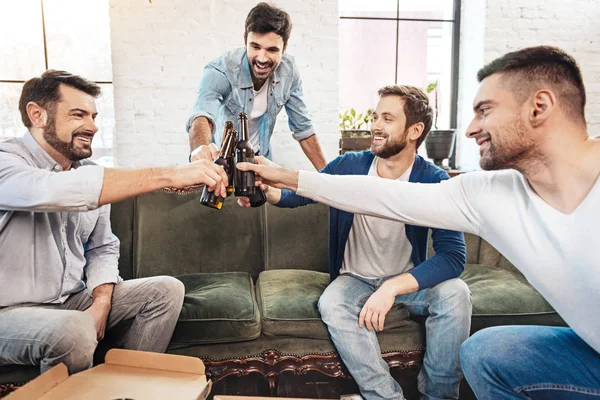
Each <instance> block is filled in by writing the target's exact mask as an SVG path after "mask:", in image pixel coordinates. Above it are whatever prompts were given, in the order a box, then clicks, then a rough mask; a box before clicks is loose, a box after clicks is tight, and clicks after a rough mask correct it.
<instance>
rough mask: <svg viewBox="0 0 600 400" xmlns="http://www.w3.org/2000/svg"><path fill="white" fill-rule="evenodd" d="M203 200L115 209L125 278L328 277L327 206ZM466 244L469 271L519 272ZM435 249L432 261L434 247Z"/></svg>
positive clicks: (472, 241) (169, 199)
mask: <svg viewBox="0 0 600 400" xmlns="http://www.w3.org/2000/svg"><path fill="white" fill-rule="evenodd" d="M200 194H201V192H199V191H198V192H194V193H190V194H186V195H177V194H171V193H166V192H163V191H156V192H152V193H148V194H145V195H142V196H138V197H135V198H133V199H128V200H125V201H122V202H119V203H116V204H113V205H112V210H111V222H112V228H113V232H114V233H115V234H116V235H117V236H118V237H119V239H120V240H121V257H120V260H119V268H120V273H121V276H122V277H123V278H124V279H131V278H142V277H146V276H155V275H183V274H190V273H196V272H234V271H246V272H248V273H250V275H251V276H252V277H253V278H255V279H256V278H257V277H258V274H260V272H261V271H264V270H270V269H310V270H315V271H321V272H328V271H329V268H328V261H329V260H328V229H329V208H328V207H327V206H325V205H322V204H312V205H309V206H305V207H298V208H295V209H280V208H278V207H274V206H271V205H269V204H267V205H266V206H265V207H260V208H248V209H244V208H241V207H239V206H238V205H237V204H236V199H235V198H234V197H228V198H227V199H225V203H224V205H223V208H222V209H221V210H213V209H211V208H208V207H204V206H202V205H201V204H200V200H199V199H200ZM465 241H466V243H467V264H485V265H489V266H491V267H498V268H503V269H508V270H512V271H515V270H516V269H515V267H514V266H512V264H510V262H508V261H507V260H506V259H505V258H504V257H503V256H502V255H501V254H500V253H498V251H497V250H496V249H494V248H493V247H492V246H491V245H490V244H489V243H487V242H486V241H485V240H483V239H481V238H480V237H478V236H476V235H471V234H466V235H465ZM429 247H430V248H429V256H430V257H431V256H432V255H433V254H435V253H434V251H433V248H432V246H431V240H430V243H429Z"/></svg>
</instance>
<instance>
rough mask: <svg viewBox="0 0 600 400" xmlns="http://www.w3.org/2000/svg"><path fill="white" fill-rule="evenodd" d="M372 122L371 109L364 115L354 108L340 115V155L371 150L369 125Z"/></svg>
mask: <svg viewBox="0 0 600 400" xmlns="http://www.w3.org/2000/svg"><path fill="white" fill-rule="evenodd" d="M372 120H373V110H372V109H370V108H369V109H368V110H367V111H365V112H364V113H357V112H356V110H355V109H354V108H351V109H349V110H345V111H344V112H342V113H340V123H339V127H340V134H341V137H340V154H344V153H345V152H347V151H360V150H368V149H369V148H371V130H370V129H369V125H370V123H371V121H372ZM363 127H364V128H363Z"/></svg>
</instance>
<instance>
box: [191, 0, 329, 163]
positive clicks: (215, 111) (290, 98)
mask: <svg viewBox="0 0 600 400" xmlns="http://www.w3.org/2000/svg"><path fill="white" fill-rule="evenodd" d="M291 31H292V22H291V20H290V16H289V14H287V13H286V12H285V11H283V10H281V9H278V8H275V7H273V6H271V5H269V4H267V3H259V4H258V5H256V6H255V7H254V8H253V9H252V10H250V13H249V14H248V17H247V18H246V28H245V32H244V42H245V44H246V47H240V48H238V49H235V50H232V51H229V52H227V53H225V54H224V55H222V56H221V57H219V58H217V59H216V60H215V61H213V62H211V63H209V64H208V65H207V66H206V67H205V68H204V75H203V76H202V80H201V81H200V88H199V90H198V98H197V100H196V104H195V106H194V111H193V113H192V116H191V117H190V119H189V120H188V123H187V126H186V130H187V131H188V133H189V139H190V149H191V155H190V160H200V159H203V158H205V159H209V160H211V161H212V160H213V159H214V158H216V156H217V155H218V147H217V145H219V144H220V143H221V140H222V139H223V138H222V135H223V133H222V132H221V129H222V127H223V125H224V124H225V121H228V120H230V121H233V122H234V124H236V123H237V116H238V114H239V113H241V112H244V113H246V114H248V119H249V121H248V122H249V124H248V125H249V130H250V132H249V134H250V142H251V143H252V146H253V147H254V151H255V152H256V153H258V154H260V155H263V156H265V157H267V158H269V159H271V158H272V154H271V143H270V142H271V135H272V134H273V130H274V128H275V121H276V119H277V114H279V112H280V111H281V108H282V107H285V110H286V112H287V115H288V118H289V126H290V130H291V131H292V132H293V133H292V136H293V137H294V139H296V140H297V141H298V142H299V143H300V146H301V147H302V150H303V151H304V153H305V154H306V156H307V157H308V158H309V159H310V161H311V162H312V164H313V165H314V167H315V168H316V169H317V170H321V169H322V168H323V167H324V166H325V164H326V161H325V156H324V155H323V152H322V151H321V146H320V145H319V141H318V140H317V137H316V135H315V131H314V128H313V126H312V122H311V120H310V118H309V116H308V109H307V108H306V104H304V99H303V94H302V79H301V78H300V74H299V72H298V67H297V66H296V63H295V61H294V58H293V57H292V56H290V55H289V54H286V53H285V51H286V47H287V42H288V39H289V37H290V32H291ZM211 142H212V143H211Z"/></svg>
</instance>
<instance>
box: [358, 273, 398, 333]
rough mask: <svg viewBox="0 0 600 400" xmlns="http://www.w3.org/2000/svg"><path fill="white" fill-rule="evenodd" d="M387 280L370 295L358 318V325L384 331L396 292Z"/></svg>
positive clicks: (370, 329)
mask: <svg viewBox="0 0 600 400" xmlns="http://www.w3.org/2000/svg"><path fill="white" fill-rule="evenodd" d="M386 283H387V282H385V283H384V284H383V285H381V286H380V287H379V289H377V290H376V291H375V293H373V294H372V295H371V297H369V300H367V302H366V303H365V305H364V306H363V308H362V310H361V311H360V315H359V318H358V326H359V327H360V328H362V327H363V326H365V325H366V326H367V329H368V330H369V332H370V331H372V330H373V329H375V330H376V331H382V330H383V325H384V322H385V316H386V315H387V313H388V312H390V310H391V308H392V306H393V305H394V301H395V299H396V294H395V292H394V291H393V288H392V287H391V285H386Z"/></svg>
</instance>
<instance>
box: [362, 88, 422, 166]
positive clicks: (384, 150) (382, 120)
mask: <svg viewBox="0 0 600 400" xmlns="http://www.w3.org/2000/svg"><path fill="white" fill-rule="evenodd" d="M371 134H372V135H373V139H372V141H371V151H372V152H373V154H375V155H376V156H378V157H381V158H389V157H392V156H394V155H396V154H398V153H400V152H401V151H402V150H404V149H405V148H406V147H407V145H408V143H409V142H408V140H407V136H408V130H407V129H406V115H405V114H404V99H402V98H401V97H400V96H384V97H382V98H381V99H380V100H379V103H377V108H376V109H375V111H374V112H373V123H372V124H371ZM411 151H414V150H411Z"/></svg>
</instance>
